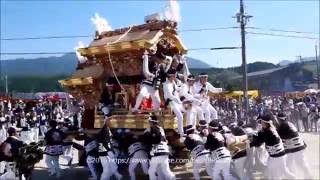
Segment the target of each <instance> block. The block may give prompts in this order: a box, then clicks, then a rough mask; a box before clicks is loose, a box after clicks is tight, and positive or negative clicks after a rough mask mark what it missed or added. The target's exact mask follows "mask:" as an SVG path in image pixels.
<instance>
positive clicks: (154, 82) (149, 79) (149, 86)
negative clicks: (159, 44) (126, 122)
mask: <svg viewBox="0 0 320 180" xmlns="http://www.w3.org/2000/svg"><path fill="white" fill-rule="evenodd" d="M155 51H156V50H155ZM150 57H151V56H149V53H148V52H147V51H146V52H145V53H144V55H143V56H142V59H143V67H142V69H143V75H144V77H145V79H144V80H143V81H142V85H141V89H140V92H139V95H138V96H137V99H136V104H135V106H134V107H133V109H132V111H133V112H138V111H139V110H138V109H139V107H140V105H141V102H142V100H143V98H145V97H148V96H149V95H150V96H151V99H152V106H153V110H156V111H157V110H159V109H160V104H161V100H160V96H159V86H160V83H161V80H160V70H161V68H163V71H164V72H166V71H167V70H168V69H169V68H170V65H171V62H172V58H171V57H170V56H165V55H164V54H163V53H160V52H157V53H156V54H155V55H153V56H152V57H153V58H152V61H151V59H150ZM160 66H162V67H160Z"/></svg>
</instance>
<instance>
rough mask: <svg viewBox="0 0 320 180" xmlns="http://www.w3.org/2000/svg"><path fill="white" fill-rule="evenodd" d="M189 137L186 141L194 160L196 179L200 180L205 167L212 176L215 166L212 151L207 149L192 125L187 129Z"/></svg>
mask: <svg viewBox="0 0 320 180" xmlns="http://www.w3.org/2000/svg"><path fill="white" fill-rule="evenodd" d="M186 134H187V137H186V139H185V141H184V144H185V145H186V147H187V149H188V150H190V151H191V153H190V154H191V157H192V159H193V166H192V167H193V176H194V179H196V180H200V175H199V173H200V169H201V167H202V166H203V165H205V167H206V171H207V173H208V175H211V171H212V168H213V164H212V163H211V162H210V160H209V159H210V151H209V150H207V149H205V147H204V144H205V143H204V141H203V139H202V138H201V136H200V135H199V134H197V133H195V128H194V126H192V125H188V126H187V127H186Z"/></svg>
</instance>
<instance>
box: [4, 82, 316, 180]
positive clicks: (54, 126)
mask: <svg viewBox="0 0 320 180" xmlns="http://www.w3.org/2000/svg"><path fill="white" fill-rule="evenodd" d="M191 78H192V76H189V80H188V81H190V79H191ZM185 95H187V94H185ZM194 103H195V102H194V101H191V100H184V101H183V102H182V104H181V105H182V108H184V109H185V111H186V112H187V115H188V116H191V115H190V114H192V113H193V114H192V116H193V117H192V116H191V117H188V116H187V126H186V127H183V129H182V132H181V130H180V131H178V132H179V133H183V134H182V138H180V141H181V142H183V143H184V144H185V146H186V148H187V149H189V150H190V152H191V153H190V158H191V159H192V160H193V161H192V162H193V174H194V178H195V179H200V175H199V172H200V169H201V167H202V166H204V167H205V168H206V172H207V173H208V175H209V176H211V177H212V178H214V179H219V177H220V176H221V173H222V176H223V177H224V179H232V178H235V179H237V178H238V179H251V178H252V172H253V171H254V170H257V167H259V163H260V169H259V170H260V171H262V172H264V173H265V174H264V175H265V177H270V176H273V177H274V176H276V177H281V176H283V177H285V178H290V179H291V178H294V177H295V175H294V174H293V172H296V171H294V169H292V168H293V165H292V164H294V163H295V161H296V162H299V163H296V164H298V165H301V169H302V170H303V171H304V175H305V178H310V177H312V176H311V173H310V169H309V168H308V165H307V162H306V160H305V158H304V155H303V151H304V149H305V148H306V144H305V143H304V141H303V140H302V138H301V137H300V135H299V132H300V131H302V129H303V131H305V132H309V131H312V130H313V129H314V130H315V131H317V126H318V124H317V122H318V119H319V110H318V109H317V108H318V107H319V106H318V105H319V96H318V95H317V94H312V95H306V96H305V97H304V98H303V99H289V98H284V97H263V98H260V99H255V100H251V101H250V105H251V106H250V111H249V112H248V117H249V118H248V121H245V117H244V112H243V110H241V108H239V106H240V104H239V102H237V101H236V100H235V99H230V100H224V102H222V101H221V100H217V101H214V102H212V101H210V104H211V105H212V107H213V108H214V109H215V110H216V111H217V114H216V115H215V116H212V115H211V114H210V115H209V117H210V118H209V120H208V119H206V118H205V116H206V115H205V114H200V113H199V112H197V111H196V110H195V109H193V107H195V106H193V105H194ZM196 105H197V104H196ZM173 106H174V105H173ZM0 107H1V117H0V120H1V121H0V122H1V129H0V139H1V143H2V144H10V145H11V146H10V148H9V150H4V149H6V148H5V147H3V145H1V147H2V148H1V150H2V151H4V152H5V153H4V154H3V156H5V157H7V156H8V157H14V156H16V155H17V154H18V150H19V148H21V147H23V145H24V144H32V143H38V144H40V143H41V141H42V140H44V141H45V143H44V144H45V148H44V154H45V162H46V164H47V167H48V168H49V173H50V174H49V175H50V176H57V177H61V170H60V165H59V156H63V157H64V158H65V159H66V160H67V161H68V162H69V163H68V164H69V165H70V164H71V162H72V158H73V155H74V154H73V153H72V151H73V149H74V148H76V149H78V150H83V151H84V152H85V158H86V164H87V167H88V168H89V170H90V172H91V175H92V177H91V178H92V179H103V180H104V179H109V178H110V177H111V176H112V175H114V176H115V177H116V178H117V179H121V178H122V175H121V174H120V173H119V172H118V164H117V161H116V160H112V159H117V158H119V157H120V155H121V154H122V156H123V153H125V154H126V156H128V157H130V160H129V161H128V162H127V163H128V171H129V175H130V177H131V179H135V176H136V175H135V169H136V167H137V165H138V164H141V167H142V170H143V172H144V173H145V174H147V175H149V178H150V179H159V178H160V179H161V178H162V179H174V176H175V175H174V173H172V171H171V170H170V165H169V162H170V161H169V159H170V158H172V154H173V153H172V150H171V148H170V145H169V144H168V141H167V140H166V134H165V131H164V129H163V128H162V127H161V126H159V123H158V118H157V115H152V116H150V118H149V122H150V128H148V129H146V131H145V132H144V134H143V135H140V136H136V135H135V134H132V133H131V132H130V130H128V129H127V130H123V131H122V133H121V135H119V131H111V130H110V129H109V128H108V117H109V114H106V118H105V126H104V127H103V128H102V129H101V131H99V133H97V134H91V133H85V132H84V131H83V130H82V129H81V127H80V124H81V123H80V122H81V114H82V107H81V106H80V105H79V104H78V103H76V102H74V103H73V106H72V108H71V109H72V113H71V112H69V111H70V108H67V106H66V103H63V102H61V101H57V102H51V101H45V100H44V101H41V100H40V101H37V102H35V103H25V102H23V101H21V100H20V101H15V102H11V101H9V100H7V101H6V100H2V101H1V102H0ZM314 107H317V108H314ZM67 109H69V111H68V110H67ZM199 109H200V110H201V108H199ZM198 111H199V110H198ZM304 111H305V112H304ZM188 112H189V113H190V114H188ZM200 112H202V111H200ZM295 113H296V114H295ZM306 122H307V123H306ZM311 125H313V126H311ZM296 127H297V128H296ZM312 127H313V128H312ZM72 130H76V131H77V132H78V135H77V140H84V144H83V145H79V144H77V143H75V142H74V137H75V136H72V137H71V138H70V137H69V136H68V134H67V132H68V131H72ZM111 132H112V133H111ZM119 136H122V137H124V138H125V140H126V141H125V142H126V143H125V144H123V143H121V142H119V139H118V137H119ZM117 140H118V143H117ZM261 145H264V146H265V147H263V146H261ZM120 146H121V147H120ZM254 149H255V150H254ZM257 157H259V159H258V160H257ZM268 157H269V158H268ZM254 158H256V162H255V163H248V162H253V161H252V159H254ZM6 161H8V159H6V158H2V162H1V164H0V170H1V172H0V173H1V174H2V176H1V177H7V176H4V175H6V173H7V172H8V168H10V166H9V164H8V163H6ZM9 161H10V160H9ZM11 161H12V160H11ZM246 162H247V163H246ZM99 164H100V165H99ZM231 164H232V166H231ZM100 166H101V167H102V168H100V169H101V170H99V167H100ZM261 167H263V168H262V169H261ZM230 168H232V170H230ZM230 172H231V173H230ZM271 172H272V173H271ZM1 177H0V178H1ZM270 178H271V177H270Z"/></svg>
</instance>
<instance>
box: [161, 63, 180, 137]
mask: <svg viewBox="0 0 320 180" xmlns="http://www.w3.org/2000/svg"><path fill="white" fill-rule="evenodd" d="M176 76H177V72H176V70H174V69H170V70H169V71H168V72H167V81H166V82H165V83H164V84H163V95H164V99H165V101H166V105H169V107H170V108H171V110H172V111H173V112H174V114H175V115H176V117H177V122H178V131H179V134H180V137H183V136H184V131H183V115H182V111H183V107H182V102H181V100H180V97H179V93H178V92H179V88H178V86H177V85H176V82H175V80H176Z"/></svg>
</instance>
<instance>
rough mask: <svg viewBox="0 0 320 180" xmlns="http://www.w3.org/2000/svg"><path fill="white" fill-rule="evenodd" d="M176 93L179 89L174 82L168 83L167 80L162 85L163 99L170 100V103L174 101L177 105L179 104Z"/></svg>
mask: <svg viewBox="0 0 320 180" xmlns="http://www.w3.org/2000/svg"><path fill="white" fill-rule="evenodd" d="M178 92H179V88H178V87H177V85H176V83H175V82H170V81H168V80H167V81H166V82H165V83H164V84H163V95H164V99H170V100H171V101H176V102H177V103H181V102H180V99H179V94H178Z"/></svg>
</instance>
